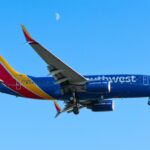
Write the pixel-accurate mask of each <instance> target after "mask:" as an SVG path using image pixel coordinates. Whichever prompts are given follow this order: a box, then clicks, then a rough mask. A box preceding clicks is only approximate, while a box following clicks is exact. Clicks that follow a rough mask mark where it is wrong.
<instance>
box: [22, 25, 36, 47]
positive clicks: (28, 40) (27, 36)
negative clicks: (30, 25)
mask: <svg viewBox="0 0 150 150" xmlns="http://www.w3.org/2000/svg"><path fill="white" fill-rule="evenodd" d="M21 28H22V31H23V33H24V36H25V38H26V40H27V42H28V43H29V44H36V43H37V42H36V41H35V40H33V39H32V37H31V36H30V34H29V32H28V31H27V29H26V28H25V26H24V25H21Z"/></svg>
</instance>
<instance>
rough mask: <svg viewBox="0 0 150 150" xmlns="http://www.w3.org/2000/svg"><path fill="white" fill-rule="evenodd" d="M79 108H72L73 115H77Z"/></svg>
mask: <svg viewBox="0 0 150 150" xmlns="http://www.w3.org/2000/svg"><path fill="white" fill-rule="evenodd" d="M79 112H80V111H79V108H78V107H77V106H76V107H74V108H73V113H74V114H75V115H78V114H79Z"/></svg>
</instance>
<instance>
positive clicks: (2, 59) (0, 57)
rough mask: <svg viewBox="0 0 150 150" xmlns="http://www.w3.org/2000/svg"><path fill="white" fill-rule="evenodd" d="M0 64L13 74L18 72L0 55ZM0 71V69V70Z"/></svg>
mask: <svg viewBox="0 0 150 150" xmlns="http://www.w3.org/2000/svg"><path fill="white" fill-rule="evenodd" d="M0 65H1V67H3V68H5V70H7V71H8V72H10V73H11V74H12V75H14V76H15V75H18V74H19V73H18V72H17V71H15V70H14V69H13V68H12V67H11V66H10V65H9V64H8V62H7V61H6V60H5V59H4V58H3V57H2V56H0ZM0 72H1V70H0Z"/></svg>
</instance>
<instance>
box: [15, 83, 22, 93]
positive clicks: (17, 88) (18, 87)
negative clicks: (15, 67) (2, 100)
mask: <svg viewBox="0 0 150 150" xmlns="http://www.w3.org/2000/svg"><path fill="white" fill-rule="evenodd" d="M16 90H18V91H19V90H21V85H20V83H19V82H18V81H16Z"/></svg>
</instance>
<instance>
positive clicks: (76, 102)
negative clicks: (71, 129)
mask: <svg viewBox="0 0 150 150" xmlns="http://www.w3.org/2000/svg"><path fill="white" fill-rule="evenodd" d="M72 96H73V97H72V98H73V102H74V104H75V106H74V107H73V110H72V111H73V113H74V114H75V115H78V114H79V113H80V109H79V106H78V100H79V99H78V95H77V93H76V92H73V94H72Z"/></svg>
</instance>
